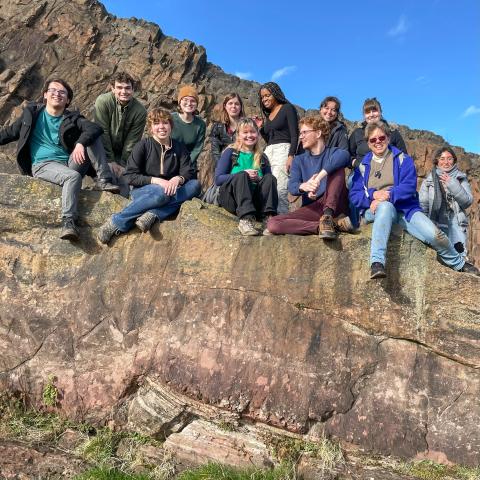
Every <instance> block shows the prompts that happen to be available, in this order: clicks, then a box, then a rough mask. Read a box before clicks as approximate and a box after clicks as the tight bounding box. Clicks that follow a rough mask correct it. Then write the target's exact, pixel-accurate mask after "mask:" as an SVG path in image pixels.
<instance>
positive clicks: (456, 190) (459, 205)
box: [419, 171, 473, 227]
mask: <svg viewBox="0 0 480 480" xmlns="http://www.w3.org/2000/svg"><path fill="white" fill-rule="evenodd" d="M447 190H448V192H449V193H450V194H451V195H452V196H453V198H454V202H453V210H454V213H455V216H456V218H457V222H458V224H459V225H460V226H462V227H466V226H467V225H468V215H467V213H466V209H467V208H468V207H469V206H470V205H471V204H472V202H473V196H472V190H471V188H470V184H469V183H468V179H467V175H466V174H465V173H463V172H460V171H459V172H458V173H457V176H456V178H454V177H451V178H450V181H449V182H448V183H447ZM434 192H435V189H434V186H433V178H432V173H431V172H430V173H429V174H428V176H427V178H426V179H425V180H424V181H423V183H422V186H421V187H420V192H419V197H420V198H419V200H420V206H421V207H422V210H423V213H425V215H427V216H428V217H430V213H431V211H432V205H433V197H434Z"/></svg>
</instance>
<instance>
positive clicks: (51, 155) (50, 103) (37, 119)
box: [0, 78, 119, 240]
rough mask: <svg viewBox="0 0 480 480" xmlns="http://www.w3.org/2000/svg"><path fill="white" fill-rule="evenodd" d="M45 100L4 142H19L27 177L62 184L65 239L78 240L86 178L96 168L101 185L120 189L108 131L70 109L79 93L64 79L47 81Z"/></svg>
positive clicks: (27, 111) (29, 109) (1, 134)
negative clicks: (106, 146) (105, 138)
mask: <svg viewBox="0 0 480 480" xmlns="http://www.w3.org/2000/svg"><path fill="white" fill-rule="evenodd" d="M42 94H43V103H41V104H37V103H30V104H28V105H27V106H26V107H25V108H24V110H23V113H22V115H21V117H20V118H19V119H18V120H16V121H15V122H14V123H13V124H12V125H10V126H8V127H5V128H3V129H1V130H0V145H5V144H7V143H10V142H14V141H17V140H18V144H17V163H18V166H19V169H20V171H21V173H22V174H24V175H31V176H33V177H36V178H41V179H42V180H45V181H47V182H51V183H54V184H56V185H61V186H62V187H63V188H62V231H61V234H60V238H62V239H65V240H76V239H77V238H78V227H77V223H76V221H77V217H78V212H77V209H78V196H79V192H80V190H81V188H82V177H83V176H84V175H85V174H86V173H87V171H88V170H89V168H90V167H91V166H93V168H94V169H95V170H96V172H97V175H98V179H99V180H98V182H97V187H98V188H99V189H101V190H104V191H108V192H112V193H118V192H119V188H118V187H117V186H116V185H112V183H111V172H110V169H109V168H108V163H107V161H106V158H105V152H104V150H103V146H102V142H101V140H100V136H101V135H102V129H101V128H100V127H99V126H98V125H96V124H95V123H93V122H89V121H88V120H87V119H85V118H84V117H83V116H82V115H80V113H79V112H78V111H70V110H67V107H68V106H69V105H70V103H71V101H72V98H73V91H72V89H71V87H70V86H69V85H68V83H67V82H66V81H65V80H63V79H61V78H52V79H50V80H47V81H46V82H45V85H44V87H43V90H42Z"/></svg>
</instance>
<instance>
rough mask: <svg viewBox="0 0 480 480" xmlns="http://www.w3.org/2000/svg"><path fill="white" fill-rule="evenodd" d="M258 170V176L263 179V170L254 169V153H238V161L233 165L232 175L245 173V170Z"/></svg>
mask: <svg viewBox="0 0 480 480" xmlns="http://www.w3.org/2000/svg"><path fill="white" fill-rule="evenodd" d="M251 169H253V170H256V171H257V172H258V176H259V177H262V176H263V172H262V169H261V168H254V167H253V153H252V152H238V157H237V161H236V162H235V164H234V165H232V170H231V171H230V173H231V174H232V175H233V174H234V173H238V172H243V170H251Z"/></svg>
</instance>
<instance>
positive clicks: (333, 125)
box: [320, 97, 348, 152]
mask: <svg viewBox="0 0 480 480" xmlns="http://www.w3.org/2000/svg"><path fill="white" fill-rule="evenodd" d="M340 108H341V103H340V100H339V99H338V98H337V97H325V98H324V99H323V100H322V103H321V104H320V116H321V117H322V118H323V119H324V120H325V121H326V122H328V123H329V125H330V136H329V138H328V143H327V144H326V145H325V147H326V148H332V147H338V148H341V149H342V150H346V151H347V152H348V131H347V127H346V126H345V124H344V123H343V122H342V121H341V120H339V118H338V117H339V115H340Z"/></svg>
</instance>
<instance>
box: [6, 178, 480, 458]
mask: <svg viewBox="0 0 480 480" xmlns="http://www.w3.org/2000/svg"><path fill="white" fill-rule="evenodd" d="M59 194H60V189H59V188H58V187H56V186H52V185H49V184H46V183H44V182H41V181H38V180H34V179H30V178H26V177H20V176H18V175H7V174H0V238H1V242H0V285H1V288H0V391H5V390H7V391H10V392H22V393H24V394H26V395H28V396H29V397H31V398H32V399H33V400H34V401H35V402H36V403H40V401H41V397H42V391H43V389H44V387H45V385H46V383H47V382H48V377H49V375H52V376H53V378H54V382H55V386H56V388H57V389H58V391H59V392H60V396H59V398H58V402H57V405H56V409H57V410H58V411H59V412H61V413H62V414H64V415H67V416H69V417H70V418H77V419H85V420H88V421H91V422H94V423H104V422H109V423H110V425H112V426H115V427H117V428H124V427H128V428H131V429H134V430H136V431H140V432H145V433H148V434H150V435H154V436H156V437H157V438H165V437H167V444H168V445H170V447H171V448H173V449H182V448H183V449H185V448H186V446H189V448H190V447H191V448H193V447H192V445H194V444H195V443H197V444H200V443H201V442H195V441H194V440H193V439H194V438H196V437H198V436H199V435H200V433H199V432H204V433H203V435H206V433H205V426H203V424H202V422H201V421H200V423H198V419H199V418H200V419H202V418H204V419H205V418H207V419H211V418H212V417H215V416H221V415H224V416H229V418H230V417H233V418H235V419H240V420H243V421H245V420H247V421H249V422H251V423H252V424H254V425H255V424H258V425H263V424H268V425H271V426H274V427H280V428H282V429H285V430H288V431H291V432H294V433H299V434H302V435H304V434H309V435H310V436H311V435H315V434H316V435H319V434H321V433H325V434H327V435H329V436H333V437H335V438H338V439H341V440H343V441H346V442H348V443H351V444H354V445H357V446H360V447H362V448H364V449H366V450H369V451H374V452H377V453H385V454H395V455H399V456H402V457H407V458H413V457H415V456H423V457H427V458H442V459H444V460H447V459H448V460H449V461H453V462H461V463H464V464H469V465H474V464H476V463H478V459H479V458H480V447H479V445H480V436H479V435H480V433H479V431H478V428H477V427H478V425H479V423H480V403H479V400H478V399H479V394H480V374H479V367H480V349H479V338H480V330H479V325H480V311H479V308H478V291H479V290H478V289H479V283H480V280H479V279H478V278H476V277H473V276H471V275H467V274H461V273H457V272H453V271H451V270H449V269H447V268H445V267H443V266H441V265H440V264H439V263H438V262H436V260H435V255H434V253H433V251H432V250H429V249H426V247H425V246H424V245H423V244H421V243H420V242H418V241H417V240H415V239H413V238H412V237H410V236H409V235H402V236H395V237H394V240H393V242H391V251H390V252H389V259H390V262H389V265H388V274H389V276H388V279H387V280H385V281H379V282H372V281H369V280H367V279H368V251H369V236H370V233H369V231H368V229H367V230H365V231H363V232H362V233H361V234H358V235H347V236H342V237H341V239H340V240H339V241H338V242H334V243H333V244H324V243H322V242H321V241H319V239H318V238H316V237H313V236H312V237H291V236H286V237H257V238H245V237H241V236H240V235H239V234H238V231H237V229H236V221H235V220H234V219H233V217H231V216H230V215H228V214H226V213H225V212H224V211H223V210H221V209H219V208H216V207H211V206H210V207H208V208H207V207H206V206H205V205H204V204H202V203H201V202H200V201H198V200H196V201H193V202H188V203H187V204H185V205H184V206H183V207H182V210H181V212H180V214H179V216H178V218H177V219H176V220H175V221H168V222H165V223H164V224H162V225H161V226H159V225H158V224H157V225H155V226H154V229H153V231H152V233H151V234H144V235H142V234H140V233H139V232H137V231H132V232H131V233H130V234H128V235H124V236H121V237H118V238H116V239H115V240H114V241H113V242H112V244H111V245H110V246H109V247H102V246H100V245H99V244H98V243H97V242H96V241H95V239H94V229H95V228H97V227H98V226H99V225H100V224H101V223H102V222H103V221H104V220H105V218H106V217H107V216H108V215H109V213H110V212H112V211H115V210H118V209H119V208H120V207H121V206H122V204H123V203H124V202H125V200H123V199H120V198H119V197H116V196H112V195H108V194H99V193H98V192H89V191H84V192H83V194H82V197H81V206H80V208H81V211H82V212H83V216H82V219H81V225H82V236H81V239H80V241H79V242H78V243H76V244H71V243H68V242H65V241H61V240H58V238H57V237H58V233H59V227H58V215H59V205H58V203H59V201H60V196H59ZM315 432H316V433H315ZM182 435H183V437H182ZM189 435H191V436H192V439H189ZM252 442H253V440H252V441H251V442H250V443H252ZM253 443H254V445H255V442H253ZM252 448H253V447H252ZM255 448H256V447H255ZM252 455H253V454H252Z"/></svg>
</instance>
